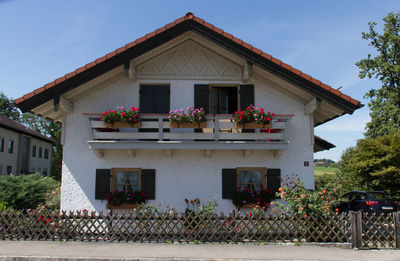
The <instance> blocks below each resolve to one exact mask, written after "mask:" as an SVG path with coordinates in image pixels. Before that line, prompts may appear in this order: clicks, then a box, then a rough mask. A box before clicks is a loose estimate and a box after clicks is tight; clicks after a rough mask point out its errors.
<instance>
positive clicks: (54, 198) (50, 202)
mask: <svg viewBox="0 0 400 261" xmlns="http://www.w3.org/2000/svg"><path fill="white" fill-rule="evenodd" d="M60 199H61V187H57V188H54V189H52V190H51V191H48V192H47V193H46V195H45V202H44V205H43V206H44V207H45V208H46V209H51V210H59V209H60Z"/></svg>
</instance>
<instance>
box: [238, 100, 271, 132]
mask: <svg viewBox="0 0 400 261" xmlns="http://www.w3.org/2000/svg"><path fill="white" fill-rule="evenodd" d="M274 116H275V114H274V113H271V112H269V111H265V110H264V109H263V108H257V107H255V106H253V105H250V106H249V107H247V108H246V109H245V110H243V111H241V110H238V111H236V112H235V113H234V115H233V120H234V121H235V123H236V126H237V128H245V126H246V125H248V126H249V124H253V125H252V127H253V128H269V127H270V126H269V125H270V123H271V121H272V118H273V117H274ZM254 123H255V124H256V125H254Z"/></svg>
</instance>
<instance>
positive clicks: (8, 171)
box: [7, 166, 12, 174]
mask: <svg viewBox="0 0 400 261" xmlns="http://www.w3.org/2000/svg"><path fill="white" fill-rule="evenodd" d="M11 172H12V166H7V174H11Z"/></svg>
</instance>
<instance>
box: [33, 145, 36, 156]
mask: <svg viewBox="0 0 400 261" xmlns="http://www.w3.org/2000/svg"><path fill="white" fill-rule="evenodd" d="M32 157H36V145H33V146H32Z"/></svg>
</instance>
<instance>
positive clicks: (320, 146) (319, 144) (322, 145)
mask: <svg viewBox="0 0 400 261" xmlns="http://www.w3.org/2000/svg"><path fill="white" fill-rule="evenodd" d="M335 147H336V146H335V145H334V144H332V143H330V142H329V141H327V140H324V139H323V138H321V137H318V136H315V135H314V152H318V151H323V150H330V149H332V148H335Z"/></svg>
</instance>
